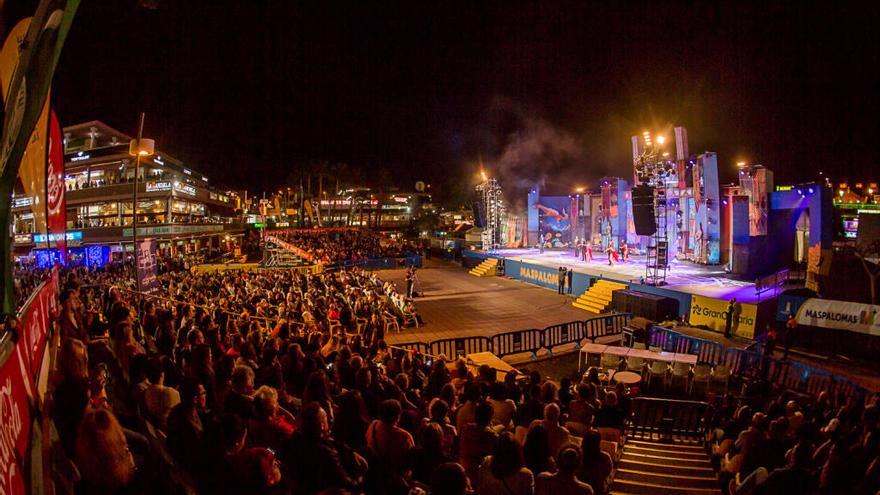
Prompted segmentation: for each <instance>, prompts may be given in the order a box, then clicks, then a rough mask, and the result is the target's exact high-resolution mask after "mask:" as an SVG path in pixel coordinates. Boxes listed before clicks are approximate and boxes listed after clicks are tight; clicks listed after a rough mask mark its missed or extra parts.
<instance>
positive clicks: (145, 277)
mask: <svg viewBox="0 0 880 495" xmlns="http://www.w3.org/2000/svg"><path fill="white" fill-rule="evenodd" d="M135 249H137V250H138V266H137V277H138V284H139V285H140V288H141V292H145V293H147V294H155V293H156V292H159V279H158V278H157V275H158V273H157V266H156V241H154V240H152V239H146V240H144V241H141V242H140V243H138V245H137V246H136V248H135Z"/></svg>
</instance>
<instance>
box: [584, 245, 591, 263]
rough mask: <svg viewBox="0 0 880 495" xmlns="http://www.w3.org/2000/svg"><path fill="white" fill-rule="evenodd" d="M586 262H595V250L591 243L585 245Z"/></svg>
mask: <svg viewBox="0 0 880 495" xmlns="http://www.w3.org/2000/svg"><path fill="white" fill-rule="evenodd" d="M584 261H593V248H592V247H590V243H589V242H588V243H586V244H585V245H584Z"/></svg>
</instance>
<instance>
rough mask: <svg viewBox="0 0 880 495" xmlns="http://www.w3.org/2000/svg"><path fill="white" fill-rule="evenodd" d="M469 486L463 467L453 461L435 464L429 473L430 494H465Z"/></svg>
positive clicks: (468, 490)
mask: <svg viewBox="0 0 880 495" xmlns="http://www.w3.org/2000/svg"><path fill="white" fill-rule="evenodd" d="M470 487H471V485H470V480H469V479H468V477H467V474H466V473H465V471H464V468H463V467H462V466H461V464H458V463H455V462H447V463H445V464H441V465H439V466H437V468H436V469H435V470H434V474H433V475H431V494H432V495H466V494H467V493H469V492H470Z"/></svg>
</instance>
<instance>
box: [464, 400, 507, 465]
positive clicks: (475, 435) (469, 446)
mask: <svg viewBox="0 0 880 495" xmlns="http://www.w3.org/2000/svg"><path fill="white" fill-rule="evenodd" d="M493 414H494V411H493V410H492V406H490V405H489V404H486V403H484V402H483V403H480V404H478V405H477V406H476V410H475V418H474V419H475V421H474V422H473V423H470V422H469V423H465V424H464V425H463V426H462V428H461V429H460V430H459V434H460V437H459V442H460V443H459V457H458V458H459V462H460V463H461V465H462V466H464V469H465V471H466V472H467V474H468V478H470V479H471V480H477V479H478V478H477V473H478V470H479V467H480V464H481V463H482V462H483V458H484V457H486V456H487V455H490V454H491V453H492V452H493V451H494V450H495V445H496V444H497V443H498V433H497V432H496V431H495V430H494V429H493V428H492V427H491V422H492V415H493Z"/></svg>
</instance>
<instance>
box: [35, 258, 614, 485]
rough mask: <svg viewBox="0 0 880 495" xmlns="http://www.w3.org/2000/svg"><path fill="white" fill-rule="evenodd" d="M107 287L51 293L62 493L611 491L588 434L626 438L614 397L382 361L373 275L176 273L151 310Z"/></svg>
mask: <svg viewBox="0 0 880 495" xmlns="http://www.w3.org/2000/svg"><path fill="white" fill-rule="evenodd" d="M119 275H120V273H118V272H117V273H111V272H109V271H105V270H87V269H85V268H80V269H73V270H69V271H65V272H64V273H63V276H62V294H61V301H62V307H61V314H60V316H59V318H60V328H61V336H62V347H61V352H60V354H59V362H58V370H57V372H56V376H55V378H54V379H53V382H52V383H53V387H52V397H53V401H52V402H53V411H54V412H53V417H54V421H55V425H56V427H57V429H58V432H59V436H60V439H61V444H62V445H63V446H64V450H65V452H66V453H67V454H68V456H69V457H70V459H72V460H73V462H74V463H75V465H76V467H77V469H78V471H79V473H80V477H81V479H80V480H79V482H78V484H77V488H76V493H83V494H90V493H152V492H155V491H158V490H161V489H164V488H167V483H169V482H170V481H169V479H172V480H173V481H174V483H181V484H184V485H186V486H192V487H196V488H197V489H198V490H199V491H200V492H201V493H236V494H239V493H273V494H275V493H278V494H285V493H303V494H311V493H360V492H366V493H389V494H396V493H434V494H464V493H471V492H474V491H475V492H476V493H480V494H487V495H491V494H532V493H557V492H559V493H579V494H590V493H599V494H601V493H605V492H606V490H607V488H608V485H609V483H610V479H611V476H610V475H611V459H610V457H609V455H608V454H607V453H605V452H604V451H602V450H601V449H600V443H601V436H600V434H599V433H598V431H597V430H596V428H598V427H609V428H617V429H621V428H622V427H623V420H624V418H625V417H626V415H627V414H628V400H629V399H628V398H627V397H626V391H625V390H623V389H621V390H619V391H618V392H617V393H615V392H610V393H607V394H606V393H605V391H604V389H603V388H602V387H601V386H598V385H597V383H595V382H592V381H589V380H588V381H585V382H584V383H582V384H578V385H577V386H576V387H573V386H572V383H571V382H570V381H569V380H563V381H562V382H561V383H560V384H556V383H555V382H551V381H547V380H544V379H542V378H541V376H540V375H539V374H538V373H533V374H532V375H530V376H528V377H523V376H518V375H517V374H516V373H509V374H508V375H506V376H503V377H499V376H497V374H496V371H495V370H492V369H490V368H488V367H482V368H480V369H478V370H475V369H473V368H471V367H468V366H467V364H466V363H465V362H464V361H459V362H457V363H455V365H454V366H447V363H446V362H445V360H444V359H443V358H442V357H437V358H432V357H429V356H423V355H421V354H418V353H414V352H409V351H403V350H400V349H395V348H393V347H390V346H388V345H387V344H386V343H385V342H384V338H383V331H384V325H382V324H381V313H382V312H383V311H385V309H383V308H385V307H386V305H390V304H391V303H390V300H391V299H392V297H391V295H390V294H389V284H386V283H384V282H383V281H382V280H381V279H379V278H378V277H377V276H376V274H375V273H368V272H364V271H361V270H338V271H335V272H327V273H322V274H317V275H309V276H306V275H301V274H297V273H295V271H293V270H265V271H260V272H219V273H204V274H193V273H188V272H184V271H176V272H169V273H166V274H164V275H162V276H160V277H159V278H160V280H161V282H162V287H163V290H162V293H161V294H160V297H157V298H141V297H140V296H139V295H138V294H137V293H135V292H133V291H131V290H130V289H129V287H130V284H128V283H125V284H120V283H119V279H120V277H119ZM391 290H392V291H393V290H394V289H393V285H392V286H391ZM386 309H387V308H386ZM365 320H366V321H365ZM569 428H571V430H569ZM157 441H158V444H157ZM165 458H170V459H171V462H172V467H170V468H169V469H171V470H172V471H171V472H173V476H172V477H171V478H167V477H165V476H162V475H160V474H159V473H162V472H163V471H161V470H159V469H157V466H159V465H161V464H162V462H163V459H165Z"/></svg>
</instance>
